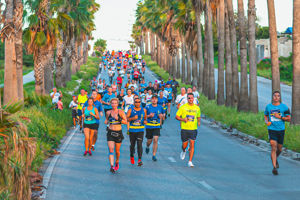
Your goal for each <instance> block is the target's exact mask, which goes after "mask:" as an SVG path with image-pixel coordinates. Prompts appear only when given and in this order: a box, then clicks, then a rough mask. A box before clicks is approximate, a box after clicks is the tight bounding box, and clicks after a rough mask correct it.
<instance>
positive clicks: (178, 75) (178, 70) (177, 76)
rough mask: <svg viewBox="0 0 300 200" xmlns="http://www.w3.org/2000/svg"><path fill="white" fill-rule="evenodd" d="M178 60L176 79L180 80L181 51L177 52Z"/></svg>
mask: <svg viewBox="0 0 300 200" xmlns="http://www.w3.org/2000/svg"><path fill="white" fill-rule="evenodd" d="M176 60H177V65H176V78H177V79H179V78H180V74H181V71H180V54H179V49H178V51H177V55H176Z"/></svg>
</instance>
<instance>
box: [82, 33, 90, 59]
mask: <svg viewBox="0 0 300 200" xmlns="http://www.w3.org/2000/svg"><path fill="white" fill-rule="evenodd" d="M88 53H89V36H87V35H86V36H85V40H84V43H83V60H82V62H83V64H86V62H87V58H88Z"/></svg>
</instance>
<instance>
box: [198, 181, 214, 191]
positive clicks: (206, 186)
mask: <svg viewBox="0 0 300 200" xmlns="http://www.w3.org/2000/svg"><path fill="white" fill-rule="evenodd" d="M199 183H200V184H201V185H202V186H203V187H205V188H206V189H208V190H215V188H213V187H212V186H210V185H209V184H208V183H206V182H205V181H199Z"/></svg>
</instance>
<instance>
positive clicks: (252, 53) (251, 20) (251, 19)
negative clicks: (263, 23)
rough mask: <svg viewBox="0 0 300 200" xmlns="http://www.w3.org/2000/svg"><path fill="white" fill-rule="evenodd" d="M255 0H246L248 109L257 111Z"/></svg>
mask: <svg viewBox="0 0 300 200" xmlns="http://www.w3.org/2000/svg"><path fill="white" fill-rule="evenodd" d="M255 19H256V11H255V0H249V1H248V40H249V72H250V99H249V101H250V102H249V105H250V111H252V112H254V113H257V112H258V96H257V72H256V46H255Z"/></svg>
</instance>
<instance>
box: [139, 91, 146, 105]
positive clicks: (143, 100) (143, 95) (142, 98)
mask: <svg viewBox="0 0 300 200" xmlns="http://www.w3.org/2000/svg"><path fill="white" fill-rule="evenodd" d="M145 97H146V94H145V93H142V94H141V95H140V98H141V100H142V103H146V100H145Z"/></svg>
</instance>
